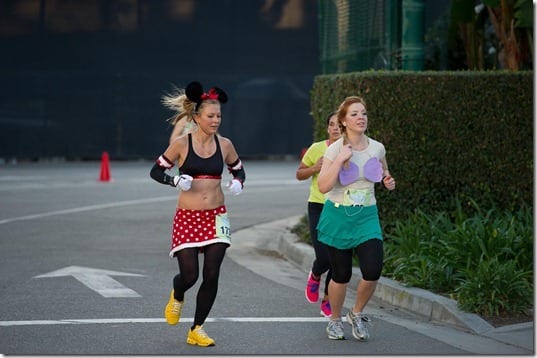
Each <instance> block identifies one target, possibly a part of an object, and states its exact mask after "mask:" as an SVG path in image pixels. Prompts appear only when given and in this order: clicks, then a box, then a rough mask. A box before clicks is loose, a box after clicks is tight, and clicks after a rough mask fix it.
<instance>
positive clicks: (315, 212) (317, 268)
mask: <svg viewBox="0 0 537 358" xmlns="http://www.w3.org/2000/svg"><path fill="white" fill-rule="evenodd" d="M323 206H324V205H323V204H320V203H312V202H308V220H309V224H310V238H311V243H312V245H313V250H314V251H315V260H313V266H312V268H311V272H312V273H313V274H314V275H315V276H318V277H319V276H321V275H322V274H323V273H325V272H327V271H328V273H327V274H326V280H325V282H324V294H325V295H328V283H329V282H330V279H331V278H332V270H330V260H329V258H328V248H327V246H326V244H324V243H322V242H320V241H319V240H317V224H318V223H319V218H320V217H321V211H323Z"/></svg>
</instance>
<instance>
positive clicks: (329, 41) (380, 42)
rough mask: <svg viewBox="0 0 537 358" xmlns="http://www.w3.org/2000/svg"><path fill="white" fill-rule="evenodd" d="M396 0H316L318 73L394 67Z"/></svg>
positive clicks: (398, 36) (398, 33)
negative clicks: (319, 57) (319, 61)
mask: <svg viewBox="0 0 537 358" xmlns="http://www.w3.org/2000/svg"><path fill="white" fill-rule="evenodd" d="M400 13H401V12H400V1H390V0H388V1H379V0H319V44H320V52H321V53H320V56H321V67H322V72H323V73H325V74H328V73H342V72H352V71H360V70H368V69H395V68H397V67H398V66H399V64H398V58H399V55H398V50H397V49H398V48H399V47H400V45H399V44H400V40H399V38H400V25H399V24H400V21H401V20H400V15H399V14H400Z"/></svg>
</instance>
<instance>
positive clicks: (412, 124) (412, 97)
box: [311, 71, 533, 223]
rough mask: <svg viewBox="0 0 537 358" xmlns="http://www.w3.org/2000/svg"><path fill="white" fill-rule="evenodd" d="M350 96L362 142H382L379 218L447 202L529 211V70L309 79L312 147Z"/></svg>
mask: <svg viewBox="0 0 537 358" xmlns="http://www.w3.org/2000/svg"><path fill="white" fill-rule="evenodd" d="M349 95H359V96H362V97H364V99H365V100H366V102H367V110H368V117H369V129H368V135H369V136H370V137H372V138H374V139H377V140H379V141H380V142H382V143H384V145H385V147H386V153H387V154H386V158H387V160H388V164H389V166H390V171H391V173H392V174H393V176H394V178H395V179H396V181H397V189H396V190H395V191H393V192H388V191H386V190H381V189H380V188H379V189H378V190H377V197H378V199H379V210H380V213H381V218H383V221H384V222H385V223H386V221H387V222H393V221H394V220H395V219H404V218H405V217H406V216H407V214H408V213H410V212H413V211H414V210H415V209H418V208H419V209H420V210H422V211H424V212H429V213H432V212H440V211H447V212H448V213H449V212H452V211H453V210H454V209H453V208H454V204H453V203H454V200H455V199H458V200H461V201H462V202H463V203H468V208H471V205H470V204H469V202H470V200H469V199H470V198H473V199H474V200H475V201H476V202H477V204H478V205H479V206H482V207H490V206H491V205H494V206H497V207H498V208H500V209H503V208H505V209H507V210H513V209H515V208H516V207H518V206H521V205H523V204H526V205H529V206H532V205H533V72H506V71H494V72H473V71H459V72H409V71H366V72H356V73H347V74H338V75H322V76H317V77H316V78H315V80H314V84H313V88H312V90H311V109H312V112H311V114H312V116H313V117H314V123H315V124H314V140H321V139H322V138H325V133H326V132H325V123H324V119H325V116H326V115H327V114H328V113H329V112H330V111H333V110H335V109H336V108H337V106H338V105H339V104H340V103H341V102H342V101H343V99H344V98H345V97H347V96H349Z"/></svg>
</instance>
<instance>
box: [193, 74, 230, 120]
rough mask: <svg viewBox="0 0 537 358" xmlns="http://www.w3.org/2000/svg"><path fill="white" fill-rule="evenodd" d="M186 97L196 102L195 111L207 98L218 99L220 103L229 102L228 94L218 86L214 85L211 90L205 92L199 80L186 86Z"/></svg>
mask: <svg viewBox="0 0 537 358" xmlns="http://www.w3.org/2000/svg"><path fill="white" fill-rule="evenodd" d="M185 95H186V98H188V99H189V100H191V101H192V102H195V103H196V108H195V109H194V111H195V112H197V111H198V109H199V106H200V104H201V102H202V101H204V100H206V99H216V100H217V101H218V102H220V103H226V102H227V94H226V92H224V91H223V90H222V89H220V88H218V87H212V88H211V89H210V90H209V92H207V93H205V92H203V87H202V86H201V83H199V82H196V81H194V82H190V83H189V84H188V85H187V86H186V88H185Z"/></svg>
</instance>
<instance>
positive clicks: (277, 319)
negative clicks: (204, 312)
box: [0, 317, 327, 327]
mask: <svg viewBox="0 0 537 358" xmlns="http://www.w3.org/2000/svg"><path fill="white" fill-rule="evenodd" d="M165 322H166V320H165V319H164V318H102V319H100V318H95V319H60V320H34V321H0V327H13V326H51V325H61V324H64V325H69V324H116V323H165ZM181 322H185V323H186V322H188V323H192V322H194V318H183V317H181ZM206 322H280V323H294V322H298V323H307V322H327V318H325V317H214V318H207V320H206Z"/></svg>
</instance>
